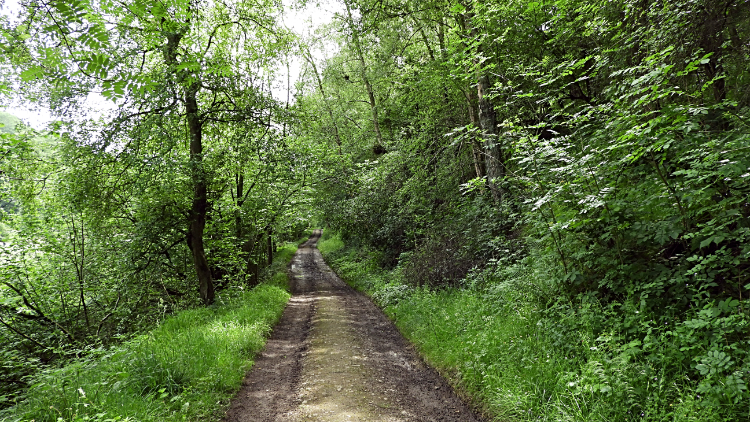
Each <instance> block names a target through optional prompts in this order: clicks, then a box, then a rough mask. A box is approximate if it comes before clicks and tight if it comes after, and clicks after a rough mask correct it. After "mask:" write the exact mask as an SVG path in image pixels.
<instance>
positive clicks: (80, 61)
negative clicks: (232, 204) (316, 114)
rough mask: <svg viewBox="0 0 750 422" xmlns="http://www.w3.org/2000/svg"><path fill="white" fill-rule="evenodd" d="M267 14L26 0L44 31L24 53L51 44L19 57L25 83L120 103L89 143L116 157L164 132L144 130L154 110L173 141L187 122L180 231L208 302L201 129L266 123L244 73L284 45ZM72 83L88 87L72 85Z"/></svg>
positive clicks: (30, 19) (242, 8) (232, 7)
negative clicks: (185, 195) (186, 202)
mask: <svg viewBox="0 0 750 422" xmlns="http://www.w3.org/2000/svg"><path fill="white" fill-rule="evenodd" d="M273 11H274V8H273V5H272V4H271V3H270V2H266V3H258V4H248V3H243V2H239V3H221V4H208V3H203V2H199V1H174V2H169V3H163V4H162V3H160V4H155V5H152V4H149V3H146V2H135V3H133V4H129V5H124V4H96V5H94V4H87V3H74V4H71V5H69V4H67V3H64V2H57V1H52V2H41V3H34V4H31V5H29V6H28V8H27V11H26V13H27V19H26V21H25V22H24V23H23V24H22V26H25V27H26V28H27V30H29V31H40V32H41V33H43V34H44V35H41V34H40V36H39V37H37V38H36V41H34V40H33V39H31V38H29V39H27V40H25V43H24V44H23V45H24V46H25V47H26V48H28V49H29V51H35V50H36V51H39V50H41V49H44V48H47V47H46V43H47V40H53V41H54V42H57V43H58V47H59V48H55V49H53V50H51V51H52V52H53V54H47V55H45V56H42V59H41V60H38V61H35V60H29V61H27V62H24V63H19V65H20V66H22V67H24V68H25V70H24V71H23V73H22V75H23V76H24V79H25V80H26V81H27V82H33V81H34V80H35V79H36V78H39V77H44V78H46V79H51V80H54V81H55V84H56V85H57V86H58V88H57V89H56V90H53V91H52V92H51V93H50V95H49V101H50V103H51V104H52V105H53V106H54V105H55V101H56V100H57V98H56V96H58V95H59V96H60V97H61V98H60V99H73V98H75V97H74V96H73V95H74V94H76V93H78V94H85V93H87V92H89V91H91V90H95V89H101V90H102V94H103V95H104V96H105V97H108V98H110V99H112V100H114V101H116V102H117V104H118V109H117V111H116V113H115V116H114V118H113V119H112V126H111V129H109V130H107V131H105V132H104V134H103V136H102V137H101V138H100V139H99V140H98V141H96V142H98V143H99V145H100V146H99V148H101V149H107V148H110V149H112V148H114V149H120V153H119V156H118V159H121V158H123V157H125V156H127V155H129V154H135V155H138V154H142V153H143V151H142V150H141V149H140V148H142V147H153V146H155V145H154V144H149V143H148V142H144V141H145V140H146V139H149V138H152V137H154V136H158V137H163V134H161V133H158V132H159V129H158V128H154V127H149V125H151V124H153V122H154V116H157V117H158V120H160V121H161V122H162V125H163V126H162V128H167V130H168V131H169V134H168V136H169V137H170V138H171V139H170V140H169V143H171V144H172V145H175V140H174V137H178V138H179V137H180V135H179V130H180V129H179V128H180V126H181V124H182V123H180V122H184V125H185V127H186V129H187V133H186V135H185V137H186V140H187V144H188V151H189V154H188V156H187V158H188V165H187V169H186V170H187V171H188V172H189V176H190V180H191V185H192V201H191V205H190V210H189V213H188V229H187V232H186V235H185V236H186V243H187V245H188V246H189V248H190V250H191V253H192V257H193V258H192V259H193V263H194V267H195V273H196V275H197V277H198V280H199V285H200V289H199V290H200V296H201V299H202V300H203V302H204V303H206V304H208V303H211V302H212V301H213V298H214V286H213V284H214V283H213V279H212V277H211V272H210V268H209V265H208V260H207V258H206V253H205V247H204V231H205V226H206V219H207V214H208V212H209V208H210V207H209V205H210V204H209V198H208V189H209V187H208V183H209V179H210V176H209V175H208V174H207V172H206V164H205V159H206V153H205V139H204V135H205V133H206V128H207V127H208V126H212V127H214V128H218V127H229V126H231V125H233V124H239V123H242V122H245V121H254V122H255V123H256V124H260V125H268V124H269V122H267V121H265V120H261V110H262V109H264V108H267V107H269V106H271V107H273V103H272V102H271V101H269V100H268V99H266V98H264V97H263V95H262V94H261V91H260V86H258V85H257V83H256V81H258V80H262V78H254V77H253V74H252V73H248V72H249V71H251V70H252V66H253V65H254V63H256V62H257V63H260V66H259V67H260V68H262V67H263V66H265V64H267V63H270V62H271V61H272V60H273V59H274V54H276V52H277V51H278V48H279V46H280V45H281V44H283V43H284V42H286V38H285V37H286V36H285V35H284V33H283V31H281V30H278V29H274V19H273ZM105 25H106V26H109V27H111V28H105ZM27 58H28V57H27ZM256 69H257V68H256ZM71 83H72V84H71ZM74 84H79V86H83V87H84V88H85V89H84V90H83V91H79V92H76V91H77V88H75V85H74ZM165 118H167V119H168V120H164V119H165ZM125 127H130V129H131V132H130V135H136V136H137V137H138V138H140V139H143V140H144V141H140V140H138V138H135V139H132V138H131V139H123V138H122V137H121V135H120V134H119V133H118V132H119V131H120V130H122V129H123V128H125ZM212 132H213V133H218V132H219V131H218V130H216V129H213V130H212ZM118 140H121V141H120V143H119V144H118V143H117V142H118Z"/></svg>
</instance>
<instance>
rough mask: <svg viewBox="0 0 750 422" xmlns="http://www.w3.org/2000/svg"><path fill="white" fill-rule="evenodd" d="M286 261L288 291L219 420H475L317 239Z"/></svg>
mask: <svg viewBox="0 0 750 422" xmlns="http://www.w3.org/2000/svg"><path fill="white" fill-rule="evenodd" d="M320 235H321V231H320V230H316V231H315V233H314V234H313V236H312V237H311V238H310V239H309V240H308V241H307V242H306V243H304V244H303V245H302V246H301V247H300V248H299V250H298V252H297V254H296V255H295V257H294V260H293V261H292V275H293V281H292V284H293V285H292V293H293V296H292V299H291V300H290V302H289V305H287V308H286V310H285V311H284V315H283V317H282V319H281V321H280V322H279V324H278V325H277V326H276V328H275V329H274V332H273V334H272V336H271V338H270V339H269V341H268V343H267V345H266V348H265V350H264V351H263V353H262V354H261V356H259V357H258V359H257V360H256V362H255V365H254V366H253V369H252V370H251V371H250V372H249V373H248V374H247V376H246V378H245V380H244V381H243V385H242V388H241V390H240V392H239V393H238V395H237V397H235V399H234V400H233V401H232V404H231V406H230V409H229V410H228V411H227V414H226V416H225V418H224V421H225V422H248V421H326V422H337V421H368V422H370V421H373V422H374V421H388V422H391V421H480V420H481V419H480V418H479V417H478V416H477V415H476V414H475V413H474V412H473V411H472V410H471V408H469V407H468V406H467V405H466V404H465V403H463V402H462V401H461V400H460V399H459V398H458V397H457V396H456V395H455V393H454V392H453V390H452V389H451V387H450V386H449V385H448V384H447V383H446V382H445V380H444V379H442V378H441V377H440V375H439V374H438V373H437V372H435V371H434V370H433V369H431V368H429V367H428V366H427V365H425V364H424V363H423V362H422V360H421V359H420V358H419V356H418V355H417V353H416V352H415V351H414V349H413V348H412V346H411V345H410V344H409V343H408V342H407V341H406V340H405V339H404V338H403V336H402V335H401V334H400V333H399V332H398V330H397V329H396V327H395V326H394V325H393V323H391V322H390V321H389V320H388V318H386V317H385V315H383V313H382V312H381V311H380V309H378V308H377V307H376V306H375V305H374V304H373V303H372V302H371V301H370V300H369V299H368V298H366V297H365V296H363V295H362V294H360V293H357V292H356V291H354V290H353V289H352V288H351V287H349V286H348V285H346V284H345V283H344V282H343V281H342V280H341V279H340V278H339V277H338V276H336V274H335V273H334V272H333V271H331V269H330V268H329V267H328V266H327V265H326V264H325V262H324V261H323V258H322V256H321V255H320V252H319V251H318V250H317V248H316V247H315V246H316V244H317V241H318V239H319V238H320Z"/></svg>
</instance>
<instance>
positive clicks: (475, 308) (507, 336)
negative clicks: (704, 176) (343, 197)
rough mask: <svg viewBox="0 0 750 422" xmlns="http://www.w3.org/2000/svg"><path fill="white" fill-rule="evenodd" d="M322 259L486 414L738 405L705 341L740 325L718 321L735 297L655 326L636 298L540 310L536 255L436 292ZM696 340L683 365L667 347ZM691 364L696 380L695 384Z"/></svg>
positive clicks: (545, 416)
mask: <svg viewBox="0 0 750 422" xmlns="http://www.w3.org/2000/svg"><path fill="white" fill-rule="evenodd" d="M331 239H336V235H331ZM325 257H326V260H327V261H328V262H329V263H331V265H332V266H333V267H334V269H335V270H336V272H337V273H338V274H339V275H341V276H342V277H343V278H344V279H345V280H346V281H347V282H348V283H350V284H351V285H353V286H355V287H357V288H358V289H360V290H363V291H365V292H366V293H368V294H370V295H372V298H373V299H374V300H375V301H376V302H377V303H378V304H379V305H380V306H382V307H383V308H384V310H385V312H386V313H387V314H388V315H389V316H390V317H391V318H392V319H393V320H394V321H395V323H396V325H397V326H398V327H399V329H400V330H401V331H402V333H404V335H405V336H406V337H407V338H408V339H409V340H411V341H412V342H414V343H415V344H416V345H417V347H418V348H419V350H420V353H422V355H423V356H424V357H425V359H426V360H427V361H428V362H429V363H430V364H432V365H434V366H435V367H437V368H438V369H439V370H440V371H441V372H443V373H444V374H445V375H446V376H447V377H448V378H449V379H450V380H451V382H452V383H453V384H454V385H455V386H456V387H457V388H459V389H461V390H463V391H466V392H467V393H469V394H470V396H471V397H472V398H473V400H475V401H476V404H477V406H479V407H480V408H481V409H483V410H484V411H485V412H486V413H487V414H489V415H491V416H492V417H494V418H499V419H512V420H528V421H532V420H534V421H536V420H543V421H560V420H563V421H568V420H570V421H573V420H576V421H578V420H618V421H619V420H622V421H631V420H632V421H635V420H653V421H662V420H669V421H699V420H700V421H702V420H708V421H730V420H740V419H742V418H743V417H744V416H743V415H745V414H746V412H747V411H748V410H747V406H746V404H744V403H740V400H744V396H743V394H744V392H745V384H744V382H743V381H742V379H741V372H742V371H744V369H742V368H741V367H739V366H737V365H736V364H735V362H734V361H733V359H732V358H731V357H730V353H729V352H728V351H727V352H723V351H710V350H709V349H710V345H711V344H714V345H715V346H718V347H724V346H725V345H726V342H725V341H726V339H727V337H726V336H727V335H731V333H730V332H727V330H730V331H731V330H735V329H737V327H742V326H744V323H742V324H739V325H738V324H736V321H735V323H727V321H719V319H721V316H722V315H723V314H724V313H728V314H729V315H737V314H736V313H735V312H734V311H735V307H737V306H739V304H738V303H734V302H730V303H724V304H721V305H717V306H716V307H712V308H706V309H703V310H700V311H699V312H697V313H696V314H697V317H696V318H695V319H693V320H691V322H688V323H678V324H667V325H665V324H664V323H658V322H656V320H655V318H656V317H658V314H653V313H652V314H643V313H641V312H640V311H638V306H637V304H635V303H627V304H623V305H612V304H606V303H602V302H601V301H599V300H597V299H595V298H593V297H588V298H586V297H582V298H581V299H580V300H578V301H576V302H567V301H563V300H561V301H559V302H558V303H556V304H554V305H552V306H545V305H546V304H548V303H549V302H548V301H549V299H547V298H546V297H545V293H546V292H547V291H548V289H549V288H550V283H551V280H549V274H548V271H549V268H548V265H549V264H548V263H545V262H544V260H543V256H539V257H536V258H534V259H531V258H527V259H525V260H523V261H522V262H520V263H517V264H515V265H513V266H511V267H505V266H497V267H488V268H486V269H485V270H483V271H477V272H474V273H472V274H471V275H470V276H469V277H467V279H466V280H465V283H466V286H465V287H461V288H443V289H440V290H435V289H431V288H424V287H423V288H414V287H410V286H408V285H406V284H404V280H403V276H402V275H401V274H400V273H399V271H400V270H398V269H396V270H392V271H383V270H381V269H378V267H377V265H373V264H374V263H375V261H374V260H373V258H372V257H368V254H365V253H362V252H361V251H357V250H356V249H351V248H346V247H342V246H339V247H338V248H336V251H334V252H328V253H326V254H325ZM623 315H626V316H625V317H623ZM706 325H711V326H712V327H713V330H712V334H711V336H709V337H710V338H707V337H702V338H701V340H697V339H696V338H695V336H703V335H704V334H705V333H706V331H703V330H701V329H702V328H704V327H705V326H706ZM696 328H698V330H696ZM628 330H633V331H637V332H639V333H640V334H639V336H638V338H637V339H633V340H631V339H630V338H631V337H630V336H628ZM713 341H718V343H712V342H713ZM696 343H700V344H702V345H703V346H698V347H699V348H701V349H702V350H704V352H703V353H706V355H705V356H700V357H696V358H695V360H694V362H693V364H691V367H685V366H683V362H684V359H683V358H682V357H681V356H678V355H679V354H680V353H685V352H687V353H690V352H689V349H690V347H695V346H696ZM719 343H721V344H719ZM691 345H692V346H691ZM704 346H705V347H704ZM722 350H729V349H727V348H725V347H724V348H722ZM735 350H736V348H735ZM741 353H744V352H741ZM743 356H744V355H743ZM741 360H743V361H744V362H746V361H747V360H746V359H745V358H741ZM696 364H697V365H696ZM693 367H694V368H695V369H697V371H698V372H700V373H701V374H702V375H704V376H706V378H704V380H703V381H701V382H700V383H699V384H698V383H696V382H695V381H694V380H695V378H694V376H695V375H697V374H698V372H695V373H693V372H692V371H691V370H692V369H693Z"/></svg>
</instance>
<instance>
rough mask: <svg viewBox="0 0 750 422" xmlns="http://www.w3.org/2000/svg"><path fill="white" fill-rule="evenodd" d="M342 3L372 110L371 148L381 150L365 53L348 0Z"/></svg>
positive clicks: (378, 127)
mask: <svg viewBox="0 0 750 422" xmlns="http://www.w3.org/2000/svg"><path fill="white" fill-rule="evenodd" d="M344 4H345V5H346V13H347V16H348V17H349V22H348V24H349V29H350V30H351V31H352V42H353V44H354V50H355V51H354V52H355V53H356V54H357V60H358V61H359V67H360V76H361V77H362V81H363V82H364V84H365V89H366V90H367V98H368V100H369V103H370V111H371V112H372V125H373V127H374V129H375V147H374V148H373V151H377V150H382V149H383V136H382V135H381V133H380V123H379V122H380V119H379V117H378V108H377V104H376V103H375V93H374V92H373V90H372V84H370V79H368V78H367V63H366V62H365V55H364V54H363V53H362V43H361V42H360V40H359V34H358V33H357V28H356V27H355V26H354V19H353V18H352V11H351V8H350V7H349V1H348V0H347V1H344Z"/></svg>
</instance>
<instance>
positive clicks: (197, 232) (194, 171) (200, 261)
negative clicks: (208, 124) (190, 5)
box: [164, 26, 214, 305]
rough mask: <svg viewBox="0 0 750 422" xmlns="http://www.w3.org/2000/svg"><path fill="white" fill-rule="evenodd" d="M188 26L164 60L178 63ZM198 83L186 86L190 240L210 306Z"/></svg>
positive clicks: (181, 77)
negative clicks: (204, 233) (178, 53)
mask: <svg viewBox="0 0 750 422" xmlns="http://www.w3.org/2000/svg"><path fill="white" fill-rule="evenodd" d="M187 30H188V27H187V26H185V27H182V28H181V29H179V30H177V31H176V32H167V33H165V36H166V38H167V45H166V46H165V47H164V62H165V63H166V64H167V66H170V67H173V66H176V65H177V47H178V46H179V45H180V41H181V40H182V37H183V36H184V35H185V33H186V32H187ZM185 72H186V71H185V70H181V71H178V73H177V83H185V79H186V76H187V75H186V73H185ZM198 89H199V87H198V85H197V84H195V83H191V84H190V85H188V86H185V87H184V89H183V95H184V98H183V100H184V102H185V117H186V119H187V124H188V132H189V136H190V179H191V181H192V184H193V203H192V206H191V207H190V223H189V225H188V232H187V236H186V241H187V245H188V248H189V249H190V251H191V253H192V255H193V265H194V267H195V273H196V275H197V276H198V283H199V290H200V297H201V301H202V302H203V304H204V305H210V304H211V303H213V301H214V281H213V278H212V277H211V270H210V268H209V267H208V260H207V259H206V252H205V249H204V247H203V231H204V229H205V228H206V213H207V212H208V188H207V186H206V175H205V172H204V170H203V122H201V118H200V113H199V109H198Z"/></svg>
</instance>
